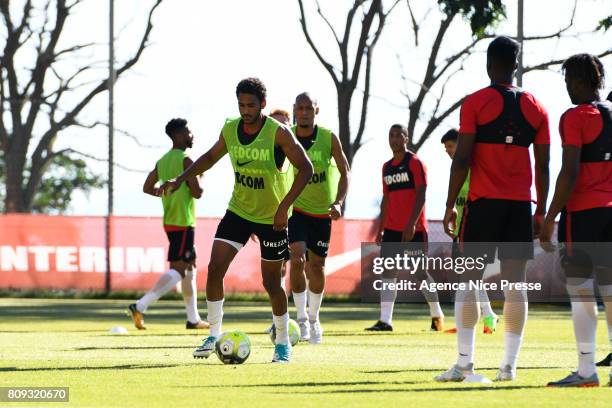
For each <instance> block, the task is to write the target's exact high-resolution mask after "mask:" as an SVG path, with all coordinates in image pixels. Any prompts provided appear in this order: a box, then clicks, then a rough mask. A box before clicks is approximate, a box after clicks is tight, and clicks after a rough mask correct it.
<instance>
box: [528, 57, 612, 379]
mask: <svg viewBox="0 0 612 408" xmlns="http://www.w3.org/2000/svg"><path fill="white" fill-rule="evenodd" d="M562 68H563V70H564V71H565V83H566V85H567V92H568V94H569V96H570V99H571V101H572V103H573V104H574V105H576V106H575V107H574V108H571V109H568V110H567V111H566V112H565V113H564V114H563V116H561V120H560V123H559V130H560V134H561V140H562V143H563V159H562V164H561V171H560V172H559V177H558V178H557V184H556V188H555V194H554V196H553V200H552V203H551V204H550V209H549V211H548V214H546V219H545V222H544V227H543V230H542V234H541V235H540V241H541V242H542V246H543V247H544V249H547V250H552V248H551V245H550V240H551V237H552V232H553V229H554V222H555V218H556V217H557V215H558V214H559V213H561V220H560V222H559V228H558V238H559V242H560V243H563V248H562V250H561V265H562V267H563V269H564V272H565V276H566V288H567V293H568V294H569V296H570V300H571V304H572V319H573V322H574V335H575V337H576V346H577V349H578V350H577V351H578V369H577V370H576V371H573V372H572V373H571V374H569V375H568V376H567V377H565V378H563V379H561V380H559V381H554V382H550V383H548V386H550V387H595V386H598V385H599V378H598V376H597V370H596V365H595V337H596V336H595V335H596V331H597V302H596V299H595V287H594V285H595V279H594V278H595V277H596V278H597V284H598V286H599V292H600V295H601V296H602V298H603V300H604V303H605V306H606V314H607V320H608V331H609V335H610V339H611V340H612V333H610V327H611V326H612V310H611V309H612V103H611V102H609V101H601V100H600V96H599V90H600V89H601V88H603V78H604V67H603V65H602V63H601V61H600V60H599V59H598V58H597V57H595V56H593V55H589V54H578V55H574V56H572V57H570V58H568V59H567V60H566V61H565V63H564V64H563V67H562ZM611 345H612V344H611ZM608 365H609V363H608ZM609 378H610V381H609V385H611V386H612V371H610V377H609Z"/></svg>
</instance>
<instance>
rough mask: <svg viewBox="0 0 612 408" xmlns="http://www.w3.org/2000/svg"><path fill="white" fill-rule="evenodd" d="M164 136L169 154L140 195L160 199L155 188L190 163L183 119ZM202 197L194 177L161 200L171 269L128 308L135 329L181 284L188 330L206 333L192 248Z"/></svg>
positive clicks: (189, 138) (188, 138)
mask: <svg viewBox="0 0 612 408" xmlns="http://www.w3.org/2000/svg"><path fill="white" fill-rule="evenodd" d="M166 134H167V135H168V136H169V137H170V139H172V150H170V151H169V152H168V153H166V154H164V155H163V157H162V158H161V159H159V160H158V161H157V163H156V164H155V168H154V169H153V170H152V171H151V172H150V173H149V175H148V176H147V179H146V180H145V183H144V186H143V191H144V192H145V193H147V194H150V195H152V196H155V197H159V196H161V194H160V193H161V190H160V189H158V188H156V187H155V185H156V184H157V182H158V181H161V182H162V183H163V182H165V181H166V180H170V179H172V178H174V177H177V176H178V175H180V174H181V173H183V171H184V170H185V169H186V168H188V167H189V166H190V165H191V164H192V163H193V162H192V161H191V159H190V158H189V156H188V155H187V153H186V152H185V150H187V149H188V148H191V147H192V146H193V135H192V134H191V131H190V130H189V128H188V127H187V121H186V120H185V119H180V118H177V119H172V120H171V121H169V122H168V124H166ZM201 196H202V188H201V187H200V184H199V182H198V180H197V178H196V177H192V178H189V179H186V181H185V182H183V183H181V184H180V186H179V187H178V188H177V191H176V192H175V193H174V194H172V195H164V196H162V204H163V207H164V230H165V231H166V235H167V236H168V241H169V242H170V247H169V249H168V262H170V269H169V270H168V271H167V272H166V273H164V274H163V275H162V276H161V277H160V278H159V280H158V281H157V283H156V284H155V286H154V287H153V289H151V290H150V291H149V292H147V293H146V294H145V295H144V296H143V297H142V298H140V299H139V300H138V302H137V303H133V304H131V305H130V306H129V308H128V310H129V314H130V315H131V316H132V320H133V321H134V325H135V326H136V328H137V329H139V330H144V329H145V325H144V313H145V312H146V311H147V308H148V307H149V306H150V305H151V304H152V303H153V302H155V301H156V300H158V299H159V298H160V297H162V296H163V295H164V294H166V293H167V292H168V291H169V290H171V289H172V288H173V287H174V286H175V285H176V284H177V283H178V282H179V281H180V282H181V287H182V292H183V298H184V299H185V309H186V311H187V324H186V327H187V329H206V328H208V323H207V322H204V321H202V319H201V318H200V314H199V313H198V306H197V301H198V300H197V286H196V269H195V261H196V253H195V246H194V230H193V229H194V227H195V223H196V219H195V200H196V199H197V198H200V197H201Z"/></svg>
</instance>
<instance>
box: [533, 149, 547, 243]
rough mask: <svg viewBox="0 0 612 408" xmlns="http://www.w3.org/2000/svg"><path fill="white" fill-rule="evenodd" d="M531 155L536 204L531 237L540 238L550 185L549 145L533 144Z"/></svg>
mask: <svg viewBox="0 0 612 408" xmlns="http://www.w3.org/2000/svg"><path fill="white" fill-rule="evenodd" d="M533 154H534V157H535V184H536V194H537V200H538V203H537V205H536V210H535V214H534V215H533V235H534V237H536V238H537V237H539V236H540V231H541V230H542V223H543V222H544V215H545V214H546V201H547V200H548V189H549V185H550V174H549V170H548V168H549V163H550V145H549V144H534V145H533Z"/></svg>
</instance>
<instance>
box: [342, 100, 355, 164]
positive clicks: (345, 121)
mask: <svg viewBox="0 0 612 408" xmlns="http://www.w3.org/2000/svg"><path fill="white" fill-rule="evenodd" d="M351 97H352V92H347V91H346V90H340V89H339V90H338V138H339V139H340V143H341V144H342V150H344V154H345V155H346V159H347V160H348V162H349V165H352V164H353V145H352V144H351V118H350V113H351Z"/></svg>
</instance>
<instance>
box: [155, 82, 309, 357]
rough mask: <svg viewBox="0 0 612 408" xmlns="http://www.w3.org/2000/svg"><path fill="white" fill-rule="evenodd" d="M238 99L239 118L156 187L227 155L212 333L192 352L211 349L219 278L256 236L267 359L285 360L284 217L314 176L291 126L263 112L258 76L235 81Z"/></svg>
mask: <svg viewBox="0 0 612 408" xmlns="http://www.w3.org/2000/svg"><path fill="white" fill-rule="evenodd" d="M236 97H237V100H238V108H239V110H240V117H238V118H231V119H228V120H227V121H226V123H225V125H224V126H223V129H222V131H221V134H220V136H219V139H218V140H217V142H215V144H214V145H213V146H212V147H211V148H210V149H209V150H208V151H207V152H206V153H204V154H203V155H202V156H201V157H200V158H198V160H196V162H195V163H194V164H193V165H192V166H190V167H189V168H188V169H187V170H185V172H184V173H183V174H181V175H180V176H179V177H178V178H176V179H175V180H171V181H168V182H166V183H165V184H164V185H163V186H162V188H163V189H167V190H169V191H172V190H175V189H176V188H177V186H179V185H180V184H181V182H182V181H183V180H188V179H189V178H191V177H193V176H194V175H198V174H201V173H203V172H205V171H206V170H208V169H210V168H211V167H212V166H213V165H214V164H215V163H217V161H219V159H221V157H223V156H225V155H226V154H229V156H230V160H231V163H232V167H233V169H234V172H233V174H232V178H233V183H234V190H233V193H232V198H231V199H230V202H229V204H228V210H227V212H226V214H225V216H224V217H223V219H222V220H221V222H220V223H219V226H218V227H217V232H216V234H215V240H214V242H213V246H212V250H211V256H210V263H209V264H208V280H207V282H206V298H207V299H206V301H207V305H208V321H209V323H210V335H209V336H208V337H207V338H206V339H205V340H204V342H203V343H202V345H201V346H200V347H198V348H197V349H196V350H195V351H194V352H193V356H194V357H196V358H208V357H209V356H210V355H211V354H212V353H213V352H214V348H215V343H216V341H217V339H218V337H219V336H220V335H221V327H222V320H223V301H224V289H223V278H224V276H225V273H226V272H227V270H228V268H229V266H230V264H231V262H232V260H233V259H234V257H235V256H236V254H237V253H238V251H239V250H240V248H242V246H244V244H246V242H247V241H248V239H249V237H250V236H251V234H255V235H256V236H257V237H258V238H259V243H260V249H261V274H262V279H263V285H264V288H265V289H266V292H267V293H268V296H269V297H270V303H271V305H272V312H273V314H274V318H273V320H274V325H275V327H276V340H275V343H276V344H275V346H274V354H273V357H272V362H274V363H287V362H289V361H290V359H291V354H292V348H291V344H290V343H289V336H288V332H289V314H288V313H287V295H286V293H285V291H284V290H283V288H282V287H281V283H280V282H281V268H282V265H283V262H284V260H285V257H286V254H287V251H288V246H287V221H288V216H289V215H290V212H291V206H292V204H293V202H294V201H295V199H296V198H297V197H298V196H299V195H300V193H301V192H302V190H303V189H304V187H305V186H306V184H307V183H308V180H310V178H311V176H312V164H311V162H310V160H308V157H307V156H306V153H305V152H304V149H303V148H302V147H301V146H300V144H299V143H298V142H297V141H296V140H295V136H294V135H293V134H292V133H291V131H290V130H289V129H287V128H286V127H285V126H284V125H282V124H281V123H279V122H277V121H276V120H274V119H272V118H270V117H267V116H265V115H263V113H262V110H263V109H264V108H265V106H266V87H265V85H264V84H263V83H262V82H261V80H259V79H257V78H247V79H244V80H242V81H240V82H239V83H238V86H237V87H236ZM285 159H288V161H287V160H285ZM290 165H293V166H294V168H295V169H296V172H295V177H294V178H293V183H291V182H290V179H289V168H290Z"/></svg>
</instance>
